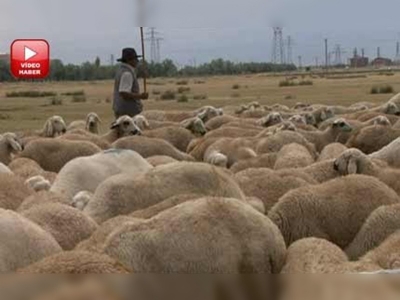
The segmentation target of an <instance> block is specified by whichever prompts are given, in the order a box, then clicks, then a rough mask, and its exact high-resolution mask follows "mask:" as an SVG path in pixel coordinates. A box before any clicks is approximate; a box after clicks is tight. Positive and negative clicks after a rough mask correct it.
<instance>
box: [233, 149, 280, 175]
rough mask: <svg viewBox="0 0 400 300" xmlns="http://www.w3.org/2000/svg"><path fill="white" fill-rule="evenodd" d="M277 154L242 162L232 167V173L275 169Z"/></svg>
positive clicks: (267, 154)
mask: <svg viewBox="0 0 400 300" xmlns="http://www.w3.org/2000/svg"><path fill="white" fill-rule="evenodd" d="M277 157H278V154H277V153H266V154H262V155H259V156H257V157H253V158H249V159H246V160H241V161H238V162H236V163H234V164H233V165H232V167H231V168H230V171H231V172H232V173H238V172H240V171H244V170H246V169H249V168H269V169H273V168H274V166H275V162H276V159H277Z"/></svg>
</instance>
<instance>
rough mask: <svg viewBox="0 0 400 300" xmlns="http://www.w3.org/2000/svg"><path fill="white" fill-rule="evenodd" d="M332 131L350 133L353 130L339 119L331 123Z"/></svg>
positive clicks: (344, 121)
mask: <svg viewBox="0 0 400 300" xmlns="http://www.w3.org/2000/svg"><path fill="white" fill-rule="evenodd" d="M332 129H334V130H335V129H336V130H339V131H342V132H350V131H352V130H353V127H351V125H350V124H349V123H348V122H346V120H345V119H343V118H339V119H337V120H335V121H334V122H333V123H332Z"/></svg>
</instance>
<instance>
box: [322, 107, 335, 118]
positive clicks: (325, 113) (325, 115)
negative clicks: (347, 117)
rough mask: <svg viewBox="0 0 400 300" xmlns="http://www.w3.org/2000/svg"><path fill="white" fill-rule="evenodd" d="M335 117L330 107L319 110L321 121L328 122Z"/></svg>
mask: <svg viewBox="0 0 400 300" xmlns="http://www.w3.org/2000/svg"><path fill="white" fill-rule="evenodd" d="M334 116H335V112H334V110H333V108H332V107H325V108H323V109H322V110H321V114H320V118H321V120H322V121H325V120H328V119H330V118H333V117H334Z"/></svg>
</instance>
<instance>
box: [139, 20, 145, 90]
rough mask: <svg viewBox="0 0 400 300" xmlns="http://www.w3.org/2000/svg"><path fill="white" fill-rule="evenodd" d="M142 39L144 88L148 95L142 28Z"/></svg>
mask: <svg viewBox="0 0 400 300" xmlns="http://www.w3.org/2000/svg"><path fill="white" fill-rule="evenodd" d="M140 38H141V40H142V55H143V86H144V92H145V93H147V82H146V72H147V66H146V56H145V49H144V35H143V27H140Z"/></svg>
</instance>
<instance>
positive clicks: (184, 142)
mask: <svg viewBox="0 0 400 300" xmlns="http://www.w3.org/2000/svg"><path fill="white" fill-rule="evenodd" d="M143 136H145V137H149V138H157V139H162V140H165V141H167V142H169V143H170V144H171V145H172V146H174V147H175V148H176V149H178V150H179V151H182V152H185V151H186V149H187V146H188V145H189V143H190V141H191V140H192V139H194V138H195V136H194V135H193V134H192V133H191V132H190V131H189V130H187V129H185V128H183V127H178V126H168V127H162V128H158V129H152V130H147V131H145V132H144V133H143Z"/></svg>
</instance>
